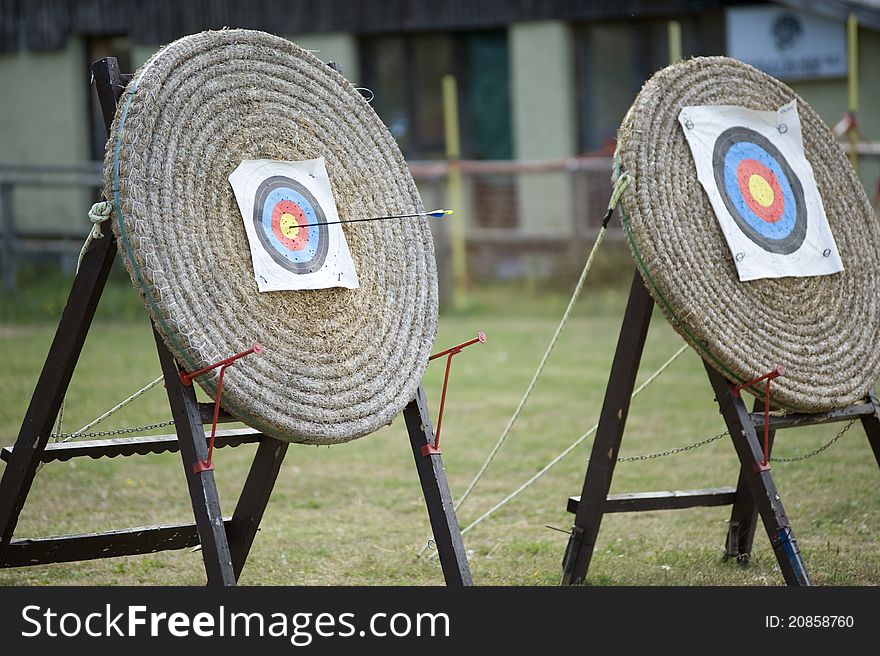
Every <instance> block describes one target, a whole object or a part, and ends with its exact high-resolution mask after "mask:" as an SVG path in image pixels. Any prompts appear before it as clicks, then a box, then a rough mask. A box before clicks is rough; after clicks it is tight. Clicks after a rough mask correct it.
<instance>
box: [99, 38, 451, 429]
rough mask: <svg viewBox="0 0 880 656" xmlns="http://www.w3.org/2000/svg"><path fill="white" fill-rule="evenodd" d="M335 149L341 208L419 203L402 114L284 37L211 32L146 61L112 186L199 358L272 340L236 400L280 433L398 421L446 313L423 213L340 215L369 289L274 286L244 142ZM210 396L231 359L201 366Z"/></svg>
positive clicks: (112, 154) (141, 273)
mask: <svg viewBox="0 0 880 656" xmlns="http://www.w3.org/2000/svg"><path fill="white" fill-rule="evenodd" d="M321 156H323V157H324V158H325V160H326V166H327V171H328V173H329V176H330V181H331V186H332V189H333V194H334V197H335V200H336V205H337V209H338V213H339V218H340V220H343V221H344V220H346V219H353V218H362V217H370V216H385V215H390V214H406V213H414V212H422V211H424V208H423V207H422V204H421V200H420V199H419V194H418V191H417V190H416V187H415V184H414V183H413V180H412V177H411V176H410V173H409V170H408V168H407V166H406V163H405V161H404V159H403V157H402V155H401V153H400V151H399V149H398V147H397V145H396V143H395V141H394V139H393V138H392V137H391V135H390V134H389V132H388V130H387V129H386V128H385V126H384V125H383V124H382V122H381V121H380V120H379V118H378V117H377V116H376V114H375V112H374V111H373V110H372V108H371V107H370V105H369V104H368V103H367V102H366V101H365V100H364V99H363V98H362V97H361V96H360V94H359V93H358V92H357V91H356V90H355V89H354V87H353V86H352V85H351V84H350V83H349V82H348V81H346V79H345V78H344V77H342V76H341V75H340V74H338V73H336V72H335V71H334V70H332V69H331V68H330V67H328V66H327V65H326V64H324V63H322V62H321V61H320V60H318V59H317V58H316V57H314V56H313V55H311V54H309V53H308V52H306V51H304V50H302V49H301V48H299V47H298V46H296V45H294V44H292V43H290V42H289V41H286V40H284V39H281V38H278V37H275V36H272V35H269V34H265V33H263V32H255V31H250V30H223V31H217V32H203V33H201V34H194V35H191V36H187V37H184V38H182V39H180V40H178V41H175V42H174V43H172V44H170V45H168V46H167V47H165V48H164V49H162V50H161V51H159V52H158V53H157V54H156V55H154V56H153V57H152V58H151V59H150V60H149V61H148V62H147V63H146V64H144V66H143V67H142V68H141V69H140V70H139V71H138V72H137V73H135V76H134V79H133V81H132V82H131V83H130V84H129V86H128V88H127V89H126V91H125V93H124V94H123V96H122V98H121V99H120V103H119V107H118V110H117V113H116V118H115V120H114V123H113V126H112V130H111V136H110V140H109V142H108V147H107V157H106V160H105V181H106V187H105V193H106V195H107V198H108V199H110V200H111V201H112V202H113V203H114V211H115V216H114V220H113V229H114V231H115V233H116V236H117V239H118V243H119V248H120V251H121V252H122V256H123V260H124V262H125V265H126V267H127V268H128V271H129V273H130V274H131V278H132V281H133V282H134V285H135V287H136V288H137V289H138V291H139V292H140V293H141V295H142V296H143V298H144V301H145V303H146V305H147V308H148V309H149V311H150V313H151V315H152V317H153V319H154V322H155V324H156V326H157V328H158V330H159V332H160V333H161V335H162V337H163V338H164V340H165V342H166V344H167V345H168V347H169V348H170V349H171V351H172V353H173V354H174V355H175V357H176V358H177V359H178V361H179V362H180V363H181V365H182V366H184V367H185V368H186V369H187V371H195V370H196V369H199V368H201V367H204V366H207V365H210V364H213V363H214V362H216V361H217V360H219V359H221V358H224V357H228V356H229V355H232V354H233V353H236V352H239V351H243V350H244V349H246V348H248V347H249V346H250V345H251V344H253V343H254V342H260V343H261V344H262V345H263V347H264V352H263V354H262V355H260V356H256V355H251V356H247V357H245V358H243V359H241V360H239V361H238V362H237V363H236V364H235V365H234V366H233V367H231V368H229V369H228V370H227V372H226V375H225V377H224V381H223V397H222V405H223V407H224V408H225V409H227V410H228V411H229V412H230V413H231V414H233V415H234V416H236V417H237V418H238V419H240V420H242V421H244V422H245V423H247V424H249V425H251V426H253V427H254V428H257V429H258V430H261V431H263V432H265V433H266V434H268V435H271V436H274V437H277V438H280V439H284V440H287V441H292V442H303V443H310V444H332V443H337V442H345V441H348V440H352V439H354V438H357V437H361V436H363V435H366V434H368V433H371V432H373V431H375V430H377V429H378V428H380V427H382V426H384V425H386V424H389V423H391V421H392V419H394V417H395V416H396V415H397V414H398V413H399V412H400V411H401V410H402V409H403V407H404V406H405V405H406V404H407V403H408V402H409V401H410V400H412V398H413V397H414V396H415V393H416V390H417V387H418V385H419V383H420V381H421V378H422V374H423V373H424V370H425V367H426V366H427V361H428V355H429V353H430V349H431V346H432V344H433V341H434V335H435V332H436V327H437V273H436V263H435V261H434V249H433V242H432V239H431V234H430V230H429V228H428V226H427V222H426V220H425V219H408V220H405V221H375V222H367V223H357V224H351V225H344V226H343V229H344V230H345V234H346V238H347V240H348V244H349V247H350V249H351V253H352V257H353V260H354V263H355V267H356V269H357V272H358V276H359V279H360V289H355V290H347V289H339V288H334V289H324V290H317V291H305V292H303V291H297V292H292V291H290V292H271V293H264V294H260V293H258V292H257V285H256V282H255V280H254V274H253V268H252V264H251V256H250V251H249V248H248V242H247V238H246V235H245V230H244V226H243V223H242V217H241V213H240V212H239V209H238V206H237V205H236V201H235V197H234V195H233V192H232V188H231V186H230V184H229V182H228V180H227V177H228V176H229V174H230V173H231V172H232V171H233V170H234V169H235V168H236V167H237V166H238V165H239V163H240V162H241V161H242V160H245V159H275V160H289V161H290V160H307V159H314V158H317V157H321ZM197 380H198V381H199V383H200V384H201V385H202V387H203V388H204V389H205V390H206V391H207V392H208V394H210V395H211V396H214V393H215V389H216V382H217V370H215V371H214V372H212V373H211V374H208V375H205V376H203V377H201V378H199V379H197Z"/></svg>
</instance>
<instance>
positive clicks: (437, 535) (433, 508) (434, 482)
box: [403, 386, 473, 586]
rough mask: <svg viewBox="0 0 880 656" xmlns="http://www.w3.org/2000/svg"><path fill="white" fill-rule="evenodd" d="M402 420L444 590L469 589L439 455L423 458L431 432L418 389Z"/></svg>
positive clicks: (468, 574)
mask: <svg viewBox="0 0 880 656" xmlns="http://www.w3.org/2000/svg"><path fill="white" fill-rule="evenodd" d="M403 418H404V420H405V421H406V428H407V431H408V432H409V440H410V445H411V446H412V452H413V457H414V458H415V460H416V470H417V471H418V472H419V481H420V482H421V484H422V494H423V495H424V497H425V504H426V505H427V506H428V518H429V519H430V521H431V530H432V531H433V533H434V543H435V544H436V545H437V553H438V554H439V556H440V567H441V568H442V569H443V577H444V579H445V580H446V585H448V586H462V585H473V579H472V578H471V570H470V565H468V561H467V554H466V553H465V549H464V542H463V541H462V539H461V529H460V528H459V526H458V519H456V516H455V508H454V502H453V499H452V493H451V492H450V491H449V483H448V482H447V480H446V471H445V470H444V469H443V461H442V460H441V459H440V454H439V453H435V454H433V455H428V456H423V455H422V447H423V446H425V445H426V444H433V443H434V429H433V427H432V426H431V418H430V417H429V415H428V402H427V400H426V399H425V392H424V390H423V389H422V387H421V386H419V389H418V392H417V393H416V398H415V399H413V400H412V401H410V402H409V405H407V406H406V408H404V410H403Z"/></svg>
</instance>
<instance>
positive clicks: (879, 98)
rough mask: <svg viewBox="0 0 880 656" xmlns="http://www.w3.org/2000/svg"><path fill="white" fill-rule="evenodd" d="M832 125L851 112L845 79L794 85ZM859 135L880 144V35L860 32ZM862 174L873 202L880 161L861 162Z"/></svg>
mask: <svg viewBox="0 0 880 656" xmlns="http://www.w3.org/2000/svg"><path fill="white" fill-rule="evenodd" d="M790 86H791V87H792V88H793V89H794V90H795V91H797V92H798V94H800V95H801V96H802V97H803V98H804V100H806V101H807V102H808V103H810V105H811V106H812V108H813V109H815V110H816V112H817V113H818V114H819V116H821V117H822V119H823V120H824V121H825V122H826V123H828V125H834V124H835V123H837V122H838V121H839V120H840V119H841V118H843V116H844V114H845V113H846V111H847V103H848V93H847V81H846V79H845V78H839V79H833V80H813V81H807V82H793V83H792V84H791V85H790ZM858 120H859V131H860V132H861V133H862V135H864V138H865V139H867V140H870V141H880V32H875V31H872V30H865V29H860V30H859V111H858ZM859 173H860V175H861V178H862V183H863V184H864V185H865V188H866V189H867V191H868V197H869V198H871V199H872V200H873V199H874V195H875V194H876V193H877V184H878V180H880V158H877V157H872V158H867V157H863V158H861V160H860V162H859Z"/></svg>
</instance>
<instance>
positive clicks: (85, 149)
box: [0, 39, 92, 236]
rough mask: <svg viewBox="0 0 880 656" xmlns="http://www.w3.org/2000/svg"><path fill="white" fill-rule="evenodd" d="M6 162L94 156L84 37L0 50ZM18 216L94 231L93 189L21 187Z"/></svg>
mask: <svg viewBox="0 0 880 656" xmlns="http://www.w3.org/2000/svg"><path fill="white" fill-rule="evenodd" d="M0 89H2V90H3V99H2V101H0V163H4V164H6V163H12V164H64V163H73V162H83V161H87V160H88V159H89V120H88V116H89V115H88V109H89V105H88V101H89V98H88V96H87V95H86V94H87V92H88V89H89V69H88V63H87V62H86V57H85V53H84V50H83V44H82V40H81V39H69V40H68V43H67V45H66V47H65V48H64V49H63V50H59V51H57V52H19V53H15V54H7V55H0ZM14 202H15V209H16V221H17V223H18V225H19V226H21V227H27V228H28V229H29V230H43V229H45V230H46V231H50V230H57V229H59V228H61V229H64V230H65V231H74V230H77V229H79V228H80V227H81V228H82V229H83V236H85V234H86V232H87V231H88V226H89V220H88V216H87V213H88V209H89V207H90V206H91V203H92V192H91V191H90V190H86V189H77V188H71V187H66V188H58V189H47V188H45V187H41V188H35V187H18V188H17V189H16V190H15V194H14Z"/></svg>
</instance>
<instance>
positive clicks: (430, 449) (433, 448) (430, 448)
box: [422, 331, 486, 456]
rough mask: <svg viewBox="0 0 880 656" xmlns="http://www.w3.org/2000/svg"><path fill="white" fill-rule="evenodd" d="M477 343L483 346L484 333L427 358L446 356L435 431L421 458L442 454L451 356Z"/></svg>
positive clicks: (479, 333)
mask: <svg viewBox="0 0 880 656" xmlns="http://www.w3.org/2000/svg"><path fill="white" fill-rule="evenodd" d="M477 342H479V343H480V344H484V343H485V342H486V333H484V332H482V331H481V332H478V333H477V336H476V337H474V338H473V339H469V340H468V341H466V342H462V343H461V344H458V345H456V346H453V347H452V348H448V349H446V350H445V351H440V352H439V353H435V354H434V355H432V356H431V357H429V358H428V362H430V361H431V360H436V359H437V358H442V357H443V356H444V355H445V356H446V373H445V374H443V391H442V392H441V393H440V412H439V413H438V415H437V430H436V431H435V432H434V443H433V444H430V443H429V444H426V445H425V446H423V447H422V455H423V456H432V455H435V454H438V453H442V452H441V451H440V428H441V427H442V426H443V409H444V408H445V407H446V385H447V383H448V382H449V369H450V367H451V366H452V356H454V355H458V354H459V353H461V350H462V349H463V348H465V347H466V346H470V345H471V344H476V343H477Z"/></svg>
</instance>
